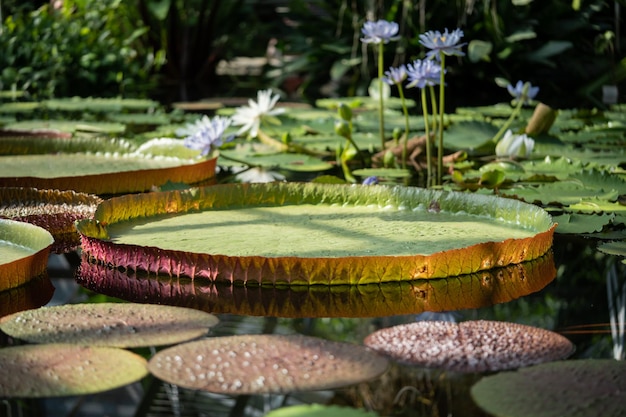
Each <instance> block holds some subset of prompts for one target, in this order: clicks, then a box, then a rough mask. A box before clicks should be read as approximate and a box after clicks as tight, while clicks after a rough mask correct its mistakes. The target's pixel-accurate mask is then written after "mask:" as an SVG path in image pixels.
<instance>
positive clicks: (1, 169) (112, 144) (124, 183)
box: [0, 138, 216, 194]
mask: <svg viewBox="0 0 626 417" xmlns="http://www.w3.org/2000/svg"><path fill="white" fill-rule="evenodd" d="M172 152H173V153H174V154H169V155H163V154H160V155H152V154H147V153H142V152H138V151H135V150H133V149H132V148H131V147H130V145H129V144H128V143H126V142H122V141H117V140H112V139H111V140H108V139H93V140H82V141H80V140H74V139H71V140H67V139H65V140H58V139H57V140H54V139H46V140H41V139H40V138H17V139H16V138H13V139H11V138H5V139H2V140H1V141H0V155H3V156H1V157H0V186H3V187H34V188H41V189H58V190H73V191H77V192H84V193H89V194H122V193H131V192H139V191H148V190H150V189H152V188H153V187H158V186H161V185H163V184H165V183H166V182H168V181H170V182H179V183H186V184H198V183H207V182H210V181H212V180H213V178H214V176H215V165H216V158H212V159H208V160H199V159H197V158H186V159H182V158H178V157H177V155H178V154H177V153H176V152H179V151H178V150H177V149H173V151H172Z"/></svg>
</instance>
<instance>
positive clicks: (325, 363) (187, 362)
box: [148, 335, 388, 394]
mask: <svg viewBox="0 0 626 417" xmlns="http://www.w3.org/2000/svg"><path fill="white" fill-rule="evenodd" d="M387 366H388V361H387V359H385V358H384V357H382V356H380V355H378V354H377V353H375V352H373V351H371V350H369V349H367V348H365V347H364V346H360V345H354V344H349V343H341V342H333V341H329V340H324V339H320V338H315V337H309V336H302V335H239V336H228V337H216V338H209V339H204V340H200V341H196V342H189V343H185V344H182V345H177V346H174V347H171V348H168V349H165V350H163V351H161V352H159V353H157V354H156V355H154V356H153V357H152V359H150V361H149V363H148V369H149V370H150V372H152V374H154V375H155V376H156V377H157V378H159V379H162V380H164V381H167V382H169V383H172V384H176V385H180V386H183V387H186V388H190V389H195V390H203V391H209V392H214V393H222V394H265V393H290V392H300V391H312V390H321V389H333V388H339V387H344V386H348V385H352V384H356V383H359V382H363V381H367V380H370V379H372V378H375V377H377V376H379V375H380V374H382V373H383V372H385V371H386V369H387Z"/></svg>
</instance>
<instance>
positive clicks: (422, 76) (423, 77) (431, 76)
mask: <svg viewBox="0 0 626 417" xmlns="http://www.w3.org/2000/svg"><path fill="white" fill-rule="evenodd" d="M441 71H442V69H441V66H440V65H437V64H435V63H434V62H433V61H431V60H421V59H416V60H415V61H413V63H411V64H408V65H407V67H406V72H407V77H408V80H409V83H408V84H407V88H412V87H418V88H424V87H426V86H433V85H437V84H439V82H440V81H441ZM443 71H444V74H445V70H443Z"/></svg>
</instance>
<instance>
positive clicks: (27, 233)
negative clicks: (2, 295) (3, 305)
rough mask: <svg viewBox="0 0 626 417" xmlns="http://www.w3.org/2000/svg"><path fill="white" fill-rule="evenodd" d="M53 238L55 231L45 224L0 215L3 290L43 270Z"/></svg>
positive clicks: (0, 288) (28, 279)
mask: <svg viewBox="0 0 626 417" xmlns="http://www.w3.org/2000/svg"><path fill="white" fill-rule="evenodd" d="M53 242H54V238H53V237H52V235H51V234H50V233H49V232H48V231H47V230H45V229H43V228H41V227H38V226H35V225H32V224H30V223H24V222H18V221H13V220H7V219H0V291H3V290H6V289H8V288H15V287H17V286H20V285H22V284H24V283H26V282H28V281H30V280H31V279H33V278H34V277H36V276H39V275H41V274H43V273H44V272H45V271H46V267H47V265H48V256H49V254H50V247H51V246H52V243H53Z"/></svg>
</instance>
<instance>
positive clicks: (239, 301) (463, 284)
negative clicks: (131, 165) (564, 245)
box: [76, 251, 556, 318]
mask: <svg viewBox="0 0 626 417" xmlns="http://www.w3.org/2000/svg"><path fill="white" fill-rule="evenodd" d="M555 276H556V269H555V266H554V259H553V255H552V252H551V251H549V252H548V253H547V254H546V255H544V256H543V257H541V258H538V259H535V260H533V261H530V262H525V263H521V264H516V265H510V266H508V267H505V268H496V269H492V270H489V271H483V272H480V273H475V274H468V275H461V276H454V277H449V278H445V279H430V280H415V281H405V282H389V283H381V284H366V285H337V286H326V285H313V286H304V285H301V286H236V285H235V286H233V285H227V284H221V283H215V282H212V281H209V280H207V279H202V278H196V279H191V278H186V277H172V276H169V275H167V276H166V275H155V274H146V273H139V272H135V271H129V270H126V271H123V270H121V269H118V268H112V267H109V266H107V265H102V264H100V263H97V262H93V261H90V260H89V259H88V258H87V257H83V259H82V262H81V265H80V268H79V270H78V273H77V274H76V280H77V281H78V283H79V284H81V285H82V286H84V287H86V288H88V289H90V290H93V291H95V292H98V293H101V294H105V295H109V296H113V297H117V298H121V299H123V300H127V301H132V302H140V303H159V304H168V305H176V306H184V307H191V308H196V309H200V310H204V311H207V312H211V313H217V314H223V313H229V314H238V315H247V316H265V317H288V318H302V317H307V318H315V317H363V318H365V317H385V316H393V315H405V314H419V313H422V312H425V311H449V310H460V309H470V308H479V307H486V306H491V305H494V304H500V303H505V302H508V301H511V300H514V299H516V298H519V297H522V296H525V295H528V294H531V293H534V292H537V291H539V290H541V289H542V288H544V287H545V286H546V285H548V284H549V283H550V282H551V281H552V280H553V279H554V278H555Z"/></svg>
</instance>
